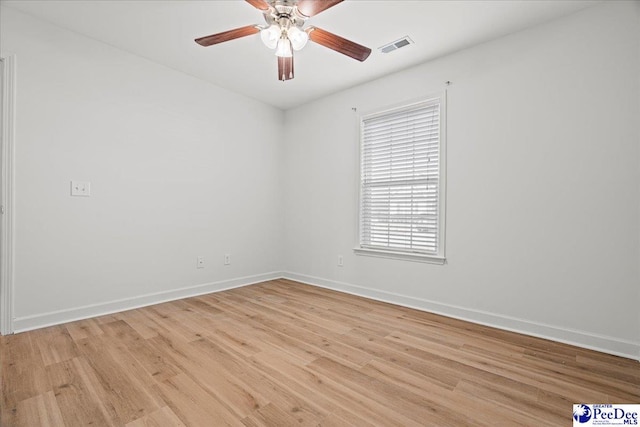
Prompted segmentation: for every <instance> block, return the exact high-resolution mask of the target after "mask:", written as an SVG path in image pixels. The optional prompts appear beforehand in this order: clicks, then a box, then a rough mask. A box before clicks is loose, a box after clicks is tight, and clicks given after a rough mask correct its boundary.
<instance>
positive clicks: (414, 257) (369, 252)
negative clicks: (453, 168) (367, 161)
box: [353, 90, 447, 265]
mask: <svg viewBox="0 0 640 427" xmlns="http://www.w3.org/2000/svg"><path fill="white" fill-rule="evenodd" d="M438 100H439V102H440V118H439V119H440V129H439V130H440V140H439V153H438V154H439V165H438V167H439V171H438V172H439V173H438V231H437V232H438V247H437V251H436V253H422V252H411V251H402V250H393V249H384V248H380V249H378V248H371V247H367V246H362V240H363V239H362V236H363V221H362V209H363V187H364V186H363V163H362V162H363V153H364V121H365V120H367V119H370V118H373V117H379V116H383V115H385V114H392V113H394V112H397V111H400V110H405V109H407V110H410V109H411V108H418V107H420V106H421V105H424V104H428V103H432V102H434V101H436V102H437V101H438ZM446 130H447V93H446V90H445V91H442V92H439V93H436V94H431V95H428V96H425V97H421V98H420V99H417V100H412V101H407V102H403V103H399V104H394V105H390V106H386V107H383V108H379V109H376V110H374V111H369V112H365V113H363V114H359V115H358V148H359V149H358V174H359V176H358V180H357V185H358V209H357V212H358V218H357V225H358V226H357V245H356V247H354V248H353V251H354V253H355V254H356V255H364V256H373V257H381V258H390V259H399V260H405V261H415V262H424V263H431V264H440V265H442V264H445V263H446V256H445V248H446V238H445V237H446V236H445V231H446V227H445V222H446V221H445V219H446V193H447V192H446V187H447V185H446V164H447V162H446V154H447V153H446V152H447V150H446V147H447V132H446Z"/></svg>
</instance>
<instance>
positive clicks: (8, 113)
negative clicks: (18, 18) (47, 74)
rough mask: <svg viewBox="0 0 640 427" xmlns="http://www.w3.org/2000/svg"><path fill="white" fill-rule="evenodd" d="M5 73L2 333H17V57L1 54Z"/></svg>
mask: <svg viewBox="0 0 640 427" xmlns="http://www.w3.org/2000/svg"><path fill="white" fill-rule="evenodd" d="M0 61H1V62H2V64H1V66H2V73H1V76H0V80H1V81H0V84H1V85H2V100H1V101H2V110H1V112H2V114H1V116H0V120H2V122H1V123H2V126H1V128H0V129H1V132H2V134H1V135H0V173H1V174H2V175H1V187H0V205H1V206H2V211H0V335H8V334H12V333H13V320H14V317H13V274H14V264H13V262H14V260H13V252H14V233H13V231H14V230H13V225H14V223H13V216H14V203H13V201H14V198H13V195H14V176H13V171H14V167H13V166H14V147H15V105H16V96H15V94H16V58H15V55H8V54H3V55H2V56H0Z"/></svg>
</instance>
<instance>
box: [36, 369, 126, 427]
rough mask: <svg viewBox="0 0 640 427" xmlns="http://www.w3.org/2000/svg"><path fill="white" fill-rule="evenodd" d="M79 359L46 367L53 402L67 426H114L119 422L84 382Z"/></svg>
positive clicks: (90, 386) (117, 417) (119, 423)
mask: <svg viewBox="0 0 640 427" xmlns="http://www.w3.org/2000/svg"><path fill="white" fill-rule="evenodd" d="M83 370H84V367H83V366H82V364H81V363H80V358H74V359H72V360H66V361H64V362H60V363H56V364H54V365H50V366H47V373H48V376H49V379H50V381H51V384H52V385H53V393H54V395H55V397H56V402H57V403H58V407H59V408H60V412H61V413H62V418H63V419H64V423H65V424H66V425H67V426H80V425H103V426H117V425H121V424H122V422H121V420H120V418H119V416H118V414H116V413H114V412H113V411H111V412H110V411H108V410H107V408H106V406H105V405H108V403H107V402H101V401H100V398H99V394H98V393H97V392H96V390H95V389H94V388H93V387H92V385H91V384H89V383H88V382H87V381H86V380H85V378H84V377H85V375H84V372H83Z"/></svg>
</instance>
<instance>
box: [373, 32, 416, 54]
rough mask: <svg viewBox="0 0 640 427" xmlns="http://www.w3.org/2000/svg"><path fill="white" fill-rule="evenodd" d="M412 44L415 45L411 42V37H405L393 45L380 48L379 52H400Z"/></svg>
mask: <svg viewBox="0 0 640 427" xmlns="http://www.w3.org/2000/svg"><path fill="white" fill-rule="evenodd" d="M410 44H413V40H411V39H410V38H409V36H405V37H403V38H401V39H400V40H396V41H394V42H392V43H389V44H385V45H384V46H382V47H379V48H378V50H379V51H380V52H382V53H389V52H393V51H394V50H398V49H400V48H401V47H405V46H409V45H410Z"/></svg>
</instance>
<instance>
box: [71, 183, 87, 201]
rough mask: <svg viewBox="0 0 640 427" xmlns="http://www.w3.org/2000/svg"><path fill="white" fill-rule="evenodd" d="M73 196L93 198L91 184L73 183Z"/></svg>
mask: <svg viewBox="0 0 640 427" xmlns="http://www.w3.org/2000/svg"><path fill="white" fill-rule="evenodd" d="M71 195H72V196H82V197H89V196H91V183H90V182H88V181H71Z"/></svg>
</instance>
